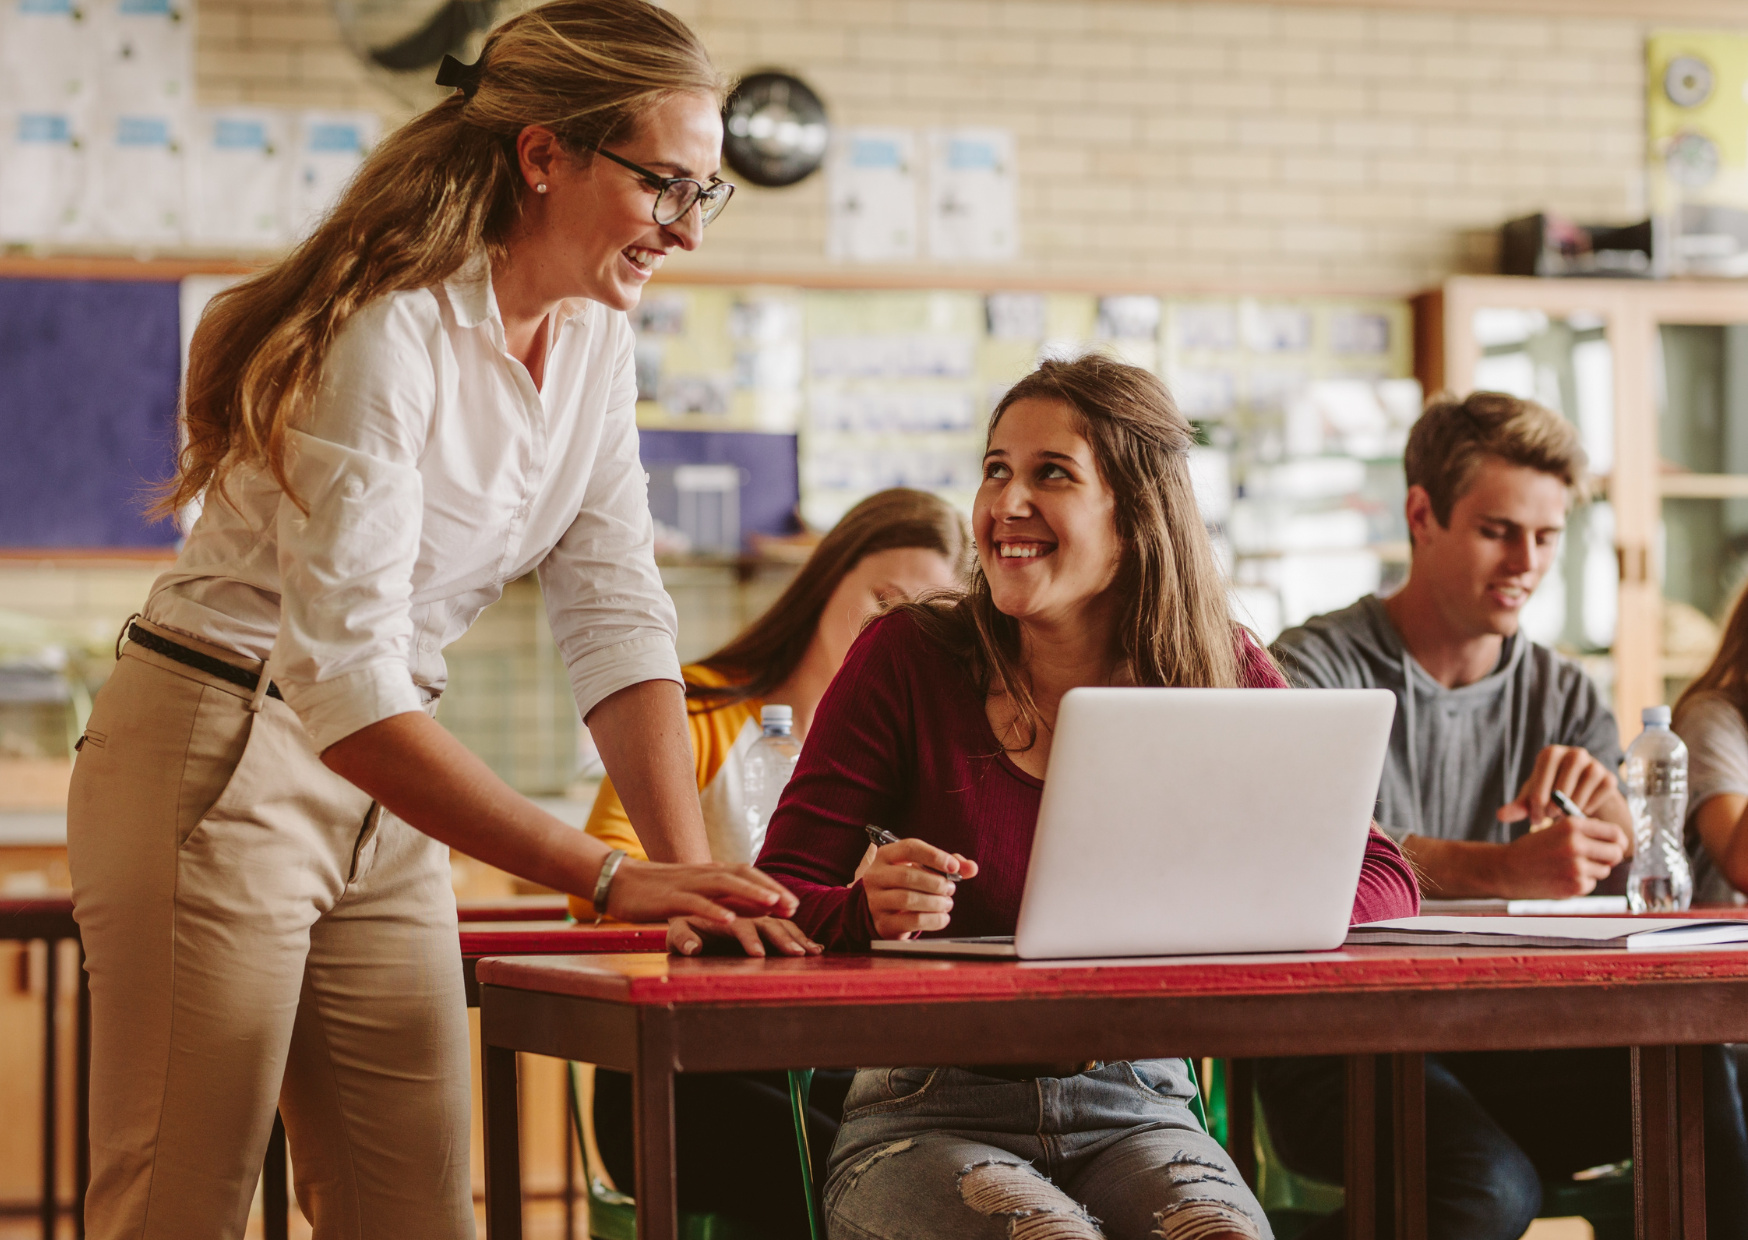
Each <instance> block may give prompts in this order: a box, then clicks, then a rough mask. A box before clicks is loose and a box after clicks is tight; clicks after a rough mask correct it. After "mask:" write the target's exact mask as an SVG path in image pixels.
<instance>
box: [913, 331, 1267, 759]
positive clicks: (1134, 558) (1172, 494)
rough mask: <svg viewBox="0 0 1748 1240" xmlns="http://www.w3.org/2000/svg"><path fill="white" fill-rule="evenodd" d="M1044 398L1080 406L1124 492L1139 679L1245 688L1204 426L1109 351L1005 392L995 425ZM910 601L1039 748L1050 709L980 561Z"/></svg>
mask: <svg viewBox="0 0 1748 1240" xmlns="http://www.w3.org/2000/svg"><path fill="white" fill-rule="evenodd" d="M1036 399H1042V400H1056V401H1061V402H1062V403H1063V404H1065V405H1067V406H1068V407H1069V408H1070V409H1072V410H1073V411H1074V415H1075V421H1076V423H1077V426H1076V430H1078V431H1079V433H1080V434H1081V435H1082V436H1083V437H1084V438H1085V439H1086V441H1087V443H1088V444H1089V445H1091V447H1092V450H1093V458H1094V460H1095V461H1097V463H1098V469H1099V475H1100V476H1101V477H1102V478H1103V479H1104V482H1105V485H1106V486H1108V487H1110V488H1111V493H1112V495H1113V496H1114V497H1115V500H1116V511H1115V520H1116V526H1117V536H1118V538H1120V539H1121V540H1122V543H1123V548H1124V549H1123V559H1122V563H1121V565H1120V566H1119V567H1118V570H1117V577H1116V580H1115V581H1114V582H1112V584H1111V586H1110V588H1111V589H1112V590H1114V591H1116V592H1117V596H1118V597H1119V598H1120V599H1121V600H1122V603H1123V609H1122V615H1121V618H1120V620H1119V622H1118V630H1117V631H1118V640H1119V642H1120V643H1121V653H1122V656H1123V658H1124V660H1125V661H1126V662H1127V664H1128V670H1129V675H1130V677H1131V678H1132V679H1133V681H1134V683H1135V684H1137V685H1171V686H1178V687H1185V688H1233V687H1236V686H1237V685H1238V683H1239V680H1238V654H1237V647H1236V642H1237V640H1238V629H1237V626H1235V625H1234V623H1233V621H1232V619H1231V616H1230V613H1229V612H1228V610H1227V601H1226V583H1225V581H1224V579H1223V578H1222V576H1221V574H1220V570H1219V568H1218V567H1217V566H1216V564H1215V562H1214V551H1213V548H1212V547H1211V546H1210V545H1209V542H1208V532H1207V529H1206V528H1205V527H1204V526H1203V524H1202V518H1201V514H1200V513H1199V512H1198V510H1197V508H1196V496H1195V492H1194V491H1193V490H1192V489H1191V486H1190V469H1189V450H1190V448H1191V447H1192V446H1193V445H1194V444H1195V442H1196V433H1195V428H1194V427H1192V426H1191V425H1190V424H1189V422H1188V420H1186V419H1185V418H1184V416H1183V415H1182V414H1181V413H1179V412H1178V409H1177V404H1176V402H1174V401H1173V400H1172V398H1171V393H1169V392H1167V391H1166V390H1165V385H1164V384H1163V383H1161V382H1160V381H1159V380H1158V379H1157V378H1156V377H1155V376H1154V375H1152V374H1151V373H1149V372H1148V371H1145V370H1142V369H1141V368H1140V367H1139V366H1130V365H1128V364H1126V363H1123V362H1119V361H1117V360H1116V359H1114V358H1111V357H1107V356H1105V355H1103V354H1099V353H1089V354H1087V355H1086V356H1084V357H1081V358H1077V359H1075V360H1073V361H1048V362H1045V363H1043V364H1042V365H1040V366H1039V367H1038V369H1037V370H1034V371H1033V372H1032V373H1031V374H1029V375H1027V376H1026V377H1025V378H1024V379H1021V380H1020V381H1019V382H1018V383H1016V384H1014V386H1013V387H1011V388H1009V389H1008V392H1007V395H1005V396H1003V397H1002V398H1001V402H1000V403H999V404H998V405H996V407H995V412H994V413H992V414H991V415H990V419H989V429H990V433H991V434H992V435H993V434H994V432H995V428H996V427H997V426H998V425H999V424H1000V423H1001V419H1002V415H1003V414H1004V413H1006V412H1007V411H1008V410H1009V409H1010V408H1012V407H1013V406H1014V405H1015V404H1016V403H1017V402H1019V401H1022V400H1036ZM902 610H904V611H905V612H907V613H908V614H909V615H911V616H912V617H914V618H915V620H916V621H917V623H918V625H919V627H921V628H922V629H923V631H924V632H925V633H927V634H929V635H930V636H932V637H934V638H935V639H936V640H937V641H939V642H941V643H942V644H943V645H945V646H946V647H947V648H948V649H950V650H952V651H953V652H954V653H955V654H956V655H958V656H959V657H960V658H962V659H963V660H964V661H965V663H966V666H967V667H969V668H970V670H971V673H972V676H973V678H974V679H975V680H976V682H977V684H978V687H979V688H980V689H982V690H983V692H985V693H990V692H1002V693H1006V694H1008V695H1011V697H1012V698H1013V703H1014V706H1015V707H1016V709H1017V712H1018V716H1017V718H1018V723H1019V729H1020V734H1021V736H1022V737H1024V738H1025V739H1026V743H1025V744H1024V745H1022V746H1020V748H1021V749H1027V748H1030V747H1031V745H1032V744H1033V743H1035V742H1036V740H1037V737H1038V729H1039V728H1040V727H1041V726H1043V718H1042V716H1041V714H1040V713H1039V710H1038V704H1037V701H1036V700H1035V699H1034V698H1033V696H1032V688H1031V682H1030V678H1029V677H1028V676H1027V674H1026V669H1025V665H1024V658H1025V656H1024V651H1023V650H1022V649H1021V642H1020V626H1019V623H1018V622H1017V621H1016V620H1014V618H1013V617H1012V616H1009V615H1006V614H1005V613H1003V612H1002V611H1000V610H998V609H997V607H996V605H995V600H994V598H993V596H992V595H991V594H990V589H989V578H988V577H987V576H986V575H985V574H984V571H983V566H982V564H981V563H980V564H978V565H977V566H976V567H975V568H973V569H972V572H971V584H970V587H969V588H968V589H967V590H966V591H965V592H964V593H963V594H961V595H959V596H957V597H953V598H941V597H937V598H934V599H924V600H920V601H918V602H915V603H910V604H908V605H905V606H904V607H903V608H902Z"/></svg>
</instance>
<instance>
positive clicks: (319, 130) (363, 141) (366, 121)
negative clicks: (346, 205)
mask: <svg viewBox="0 0 1748 1240" xmlns="http://www.w3.org/2000/svg"><path fill="white" fill-rule="evenodd" d="M380 123H381V122H380V121H379V120H378V118H377V115H376V113H374V112H305V113H303V114H302V115H300V116H299V117H298V123H297V146H296V153H295V155H294V162H293V164H292V170H291V195H290V204H289V208H288V210H289V215H290V220H289V223H290V230H291V233H292V235H293V236H294V237H304V236H307V235H308V234H309V233H310V232H312V231H314V229H315V227H316V225H317V224H318V223H320V221H321V218H322V216H324V215H325V214H326V213H327V211H328V208H330V207H331V206H333V205H334V203H335V202H337V201H338V200H339V198H340V192H341V191H342V190H344V189H345V188H346V185H347V183H348V182H349V181H351V180H352V175H353V174H354V173H355V172H357V171H358V166H359V165H360V164H362V163H363V162H364V157H365V155H366V154H368V153H369V151H370V148H371V147H373V146H375V145H376V133H377V129H378V127H379V125H380Z"/></svg>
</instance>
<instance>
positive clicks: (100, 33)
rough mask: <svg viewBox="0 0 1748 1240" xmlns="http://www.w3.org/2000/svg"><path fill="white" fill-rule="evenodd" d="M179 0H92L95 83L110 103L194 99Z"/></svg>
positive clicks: (190, 52)
mask: <svg viewBox="0 0 1748 1240" xmlns="http://www.w3.org/2000/svg"><path fill="white" fill-rule="evenodd" d="M184 7H185V5H184V2H183V0H97V3H96V5H95V6H94V8H93V10H92V13H93V16H92V22H93V28H94V33H95V35H96V38H97V85H98V90H99V92H100V93H101V94H102V96H103V98H104V99H105V100H107V101H108V102H109V103H110V105H111V106H114V107H126V108H128V109H130V110H137V111H151V112H157V111H162V110H164V109H167V108H185V107H189V106H191V105H192V104H193V102H194V38H193V29H192V22H191V21H190V20H189V15H188V14H187V13H185V12H184V11H183V10H184Z"/></svg>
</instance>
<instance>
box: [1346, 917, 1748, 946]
mask: <svg viewBox="0 0 1748 1240" xmlns="http://www.w3.org/2000/svg"><path fill="white" fill-rule="evenodd" d="M1721 943H1748V921H1735V920H1731V921H1722V920H1713V919H1700V918H1692V917H1522V916H1519V917H1398V918H1396V919H1394V920H1392V921H1373V922H1368V923H1366V924H1365V925H1363V926H1355V927H1353V928H1352V929H1351V930H1349V931H1348V934H1347V944H1348V946H1350V947H1353V946H1367V945H1379V944H1384V945H1395V946H1401V947H1611V948H1620V949H1623V950H1625V951H1662V950H1664V949H1666V948H1676V947H1712V946H1716V945H1718V944H1721Z"/></svg>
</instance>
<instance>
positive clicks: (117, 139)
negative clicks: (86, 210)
mask: <svg viewBox="0 0 1748 1240" xmlns="http://www.w3.org/2000/svg"><path fill="white" fill-rule="evenodd" d="M92 129H93V140H92V142H91V146H90V149H91V152H92V155H91V162H90V164H89V165H88V166H89V168H90V172H91V177H90V182H91V192H92V195H93V197H92V204H93V205H92V216H93V225H94V228H95V232H96V235H98V236H99V237H102V238H103V239H105V240H109V241H116V242H121V243H123V244H128V245H176V244H179V243H180V242H181V241H182V239H183V227H184V224H185V221H186V202H187V177H188V172H187V167H186V160H185V158H184V156H185V153H186V151H187V133H186V118H185V117H184V116H183V115H182V114H181V113H180V112H169V111H165V112H112V111H110V110H109V109H107V108H99V109H98V112H97V116H96V120H95V122H94V124H93V126H92Z"/></svg>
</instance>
